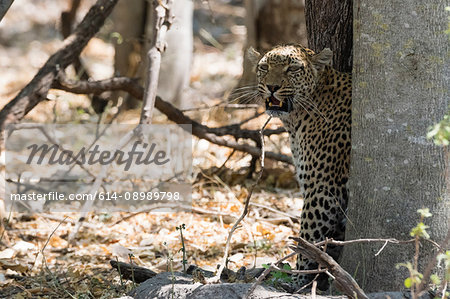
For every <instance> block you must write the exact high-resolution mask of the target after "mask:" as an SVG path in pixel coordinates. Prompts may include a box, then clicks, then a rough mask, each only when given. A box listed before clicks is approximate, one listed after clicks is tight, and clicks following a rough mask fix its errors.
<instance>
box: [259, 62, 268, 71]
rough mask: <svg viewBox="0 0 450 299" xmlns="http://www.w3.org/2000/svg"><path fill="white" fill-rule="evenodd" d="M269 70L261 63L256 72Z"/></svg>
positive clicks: (265, 64)
mask: <svg viewBox="0 0 450 299" xmlns="http://www.w3.org/2000/svg"><path fill="white" fill-rule="evenodd" d="M268 69H269V65H268V64H267V63H262V64H260V65H258V70H260V71H264V72H265V71H267V70H268Z"/></svg>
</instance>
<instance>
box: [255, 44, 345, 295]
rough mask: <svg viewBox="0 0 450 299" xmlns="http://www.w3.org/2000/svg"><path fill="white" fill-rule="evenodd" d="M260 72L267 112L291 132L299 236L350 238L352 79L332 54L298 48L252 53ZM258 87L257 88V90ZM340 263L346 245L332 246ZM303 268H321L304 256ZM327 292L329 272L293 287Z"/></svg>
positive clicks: (299, 277)
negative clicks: (315, 286)
mask: <svg viewBox="0 0 450 299" xmlns="http://www.w3.org/2000/svg"><path fill="white" fill-rule="evenodd" d="M247 56H248V58H249V60H250V62H251V63H252V64H253V65H254V66H255V68H256V70H255V71H256V78H257V91H256V93H257V94H258V96H259V98H260V100H261V101H263V102H264V105H265V112H266V113H267V114H269V115H271V116H272V117H277V118H279V119H280V120H281V122H282V123H283V126H284V127H285V129H286V131H287V132H288V134H289V141H290V147H291V152H292V157H293V164H294V166H295V173H296V178H297V181H298V183H299V186H300V194H301V196H302V197H303V207H302V212H301V215H300V237H301V238H304V239H305V240H307V241H309V242H312V243H314V242H319V241H323V240H326V239H333V240H343V239H344V236H345V225H346V216H345V215H346V209H347V202H348V196H349V192H348V179H349V166H350V154H351V105H352V98H351V95H352V76H351V74H349V73H344V72H339V71H337V70H335V69H334V68H333V67H332V66H331V64H332V58H333V52H332V51H331V50H330V49H328V48H325V49H323V50H322V51H320V52H318V53H316V52H314V51H313V50H311V49H308V48H306V47H304V46H302V45H299V44H288V45H280V46H276V47H274V48H273V49H271V50H269V51H268V52H267V53H265V54H264V55H262V54H260V53H258V52H257V51H256V50H254V49H253V48H250V49H249V50H248V51H247ZM255 87H256V86H255ZM327 253H328V254H329V255H330V256H331V257H332V258H333V259H335V260H336V261H337V260H338V259H339V256H340V255H341V247H337V246H330V245H328V246H327ZM296 268H297V269H298V270H314V269H318V264H317V263H316V262H314V261H313V260H309V259H308V258H306V257H304V256H302V255H299V256H298V258H297V262H296ZM314 279H315V280H317V282H318V288H319V289H321V290H327V289H328V288H329V286H330V281H329V279H328V277H327V275H326V274H323V273H322V274H320V275H315V274H308V275H305V274H294V275H293V276H292V287H293V289H294V290H298V289H301V288H303V287H305V286H307V285H308V284H311V282H312V280H314Z"/></svg>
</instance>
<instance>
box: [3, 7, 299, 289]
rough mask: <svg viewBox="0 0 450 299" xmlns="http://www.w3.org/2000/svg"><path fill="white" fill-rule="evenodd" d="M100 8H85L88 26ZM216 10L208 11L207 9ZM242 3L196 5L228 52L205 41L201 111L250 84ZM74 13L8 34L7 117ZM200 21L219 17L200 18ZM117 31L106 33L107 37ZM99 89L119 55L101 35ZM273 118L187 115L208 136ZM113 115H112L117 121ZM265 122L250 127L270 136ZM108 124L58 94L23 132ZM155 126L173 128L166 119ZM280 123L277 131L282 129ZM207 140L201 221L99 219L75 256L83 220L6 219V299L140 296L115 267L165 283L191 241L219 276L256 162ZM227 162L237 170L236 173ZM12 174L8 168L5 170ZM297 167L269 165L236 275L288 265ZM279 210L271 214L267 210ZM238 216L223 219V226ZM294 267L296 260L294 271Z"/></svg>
mask: <svg viewBox="0 0 450 299" xmlns="http://www.w3.org/2000/svg"><path fill="white" fill-rule="evenodd" d="M93 2H94V1H93V0H86V1H82V7H81V8H80V10H79V12H78V15H77V20H78V21H79V20H80V19H81V18H82V17H83V15H84V14H85V12H86V11H87V9H88V8H89V6H90V5H91V4H92V3H93ZM208 2H209V5H208ZM242 5H243V4H242V1H231V2H230V1H219V0H214V1H212V0H211V1H206V2H200V1H198V2H196V4H195V6H196V13H195V16H196V17H197V18H198V19H197V21H199V22H203V23H201V26H202V28H204V29H205V30H206V31H209V32H211V33H214V34H213V37H214V38H215V39H216V40H217V42H218V43H219V44H220V45H221V47H220V48H218V47H214V46H212V45H211V44H209V43H208V42H207V41H206V40H205V39H204V38H203V37H202V36H200V35H199V34H198V32H196V33H195V39H194V60H193V64H192V71H191V80H190V87H189V93H190V95H191V96H190V98H191V99H195V100H192V103H190V105H192V107H200V106H201V107H203V106H212V105H215V104H217V103H220V102H221V101H224V100H226V98H227V95H229V93H230V91H231V90H232V89H233V87H234V86H235V85H236V84H237V81H238V80H239V76H240V74H241V72H242V48H243V43H244V41H245V26H244V16H245V10H244V8H243V7H242ZM67 7H68V1H56V0H40V1H33V0H16V1H15V3H14V4H13V6H12V7H11V9H10V11H9V12H8V13H7V15H6V17H5V18H4V20H2V21H1V23H0V67H1V69H2V71H1V72H0V106H4V105H5V104H6V103H7V102H8V101H10V100H11V99H12V98H13V97H14V96H15V95H16V94H17V93H18V92H19V91H20V90H21V88H23V87H24V86H25V85H26V84H27V83H28V82H29V81H30V80H31V79H32V77H33V76H34V75H35V74H36V72H37V70H38V69H39V68H40V67H41V66H42V65H43V63H44V62H45V61H46V60H47V58H48V57H49V55H51V54H52V53H54V52H55V51H56V50H57V49H58V48H59V47H60V46H61V45H62V38H61V34H60V33H59V23H60V21H59V17H60V13H61V12H62V11H63V10H65V9H67ZM199 16H210V17H203V18H200V17H199ZM106 27H107V26H106ZM81 57H82V59H83V60H85V61H89V65H90V71H91V73H92V74H93V76H94V77H95V78H96V79H104V78H109V77H111V76H112V75H113V72H114V70H113V57H114V47H113V45H112V44H111V43H110V40H108V38H107V34H106V33H105V32H102V33H101V34H99V35H98V37H96V38H94V39H93V40H91V42H90V43H89V44H88V46H87V47H86V49H85V50H84V51H83V53H82V56H81ZM255 111H258V112H262V108H258V109H257V108H250V109H243V108H239V109H231V108H227V109H224V108H212V109H202V110H197V111H191V112H187V113H188V114H189V116H190V117H192V118H193V119H195V120H197V121H199V122H201V123H202V124H205V125H208V126H211V127H214V126H221V125H226V124H233V123H238V122H239V121H241V120H243V119H245V118H247V117H249V116H251V115H253V114H254V113H255ZM113 112H114V111H108V112H106V113H113ZM265 120H266V116H264V115H263V116H261V117H258V118H256V119H254V120H252V121H250V122H249V123H247V124H246V125H245V127H246V128H251V129H259V128H260V127H261V125H262V124H263V123H264V121H265ZM97 121H98V116H97V115H96V114H95V113H94V112H93V111H92V108H91V107H90V106H89V100H88V99H87V97H86V96H79V95H73V94H69V93H65V92H62V91H56V90H52V91H51V92H50V93H49V96H48V101H44V102H42V103H40V104H39V105H38V106H37V107H36V108H35V109H33V110H32V111H31V112H30V113H29V114H28V115H27V117H26V119H25V120H24V122H39V123H52V122H56V123H79V122H92V123H96V122H97ZM138 121H139V110H134V111H127V112H124V113H123V114H121V115H120V116H119V117H118V118H117V122H118V123H121V122H123V123H138ZM156 122H160V123H165V122H167V121H166V119H165V117H164V116H158V117H157V118H156ZM279 125H280V123H279V122H277V121H276V120H273V121H272V122H271V123H270V124H269V127H270V128H277V127H278V126H279ZM266 147H267V148H268V149H269V150H272V151H277V152H281V153H284V154H290V150H289V146H288V143H287V135H285V134H282V135H279V136H272V137H271V138H269V139H266ZM231 153H232V150H231V149H229V148H224V147H219V146H216V145H213V144H210V143H209V142H207V141H205V140H198V139H195V138H194V142H193V165H194V169H193V171H194V177H196V180H195V182H194V185H193V194H192V197H193V206H194V207H197V208H200V209H203V210H207V211H209V213H208V214H202V213H198V212H197V213H196V212H192V213H187V212H178V213H140V214H137V215H134V216H132V217H130V218H128V219H126V220H123V221H121V219H122V218H123V217H127V216H130V213H111V214H104V213H100V214H99V213H90V214H89V215H88V217H87V218H86V220H85V222H84V225H83V227H82V228H81V230H80V231H79V232H78V234H77V237H76V239H75V242H74V243H73V244H69V242H68V235H69V234H70V233H71V232H72V231H73V230H74V226H75V223H74V222H75V221H76V219H77V218H78V216H79V215H78V214H68V213H52V214H19V213H14V212H11V213H10V211H6V213H5V214H4V215H2V217H4V218H5V219H6V222H5V223H4V225H3V227H2V228H0V229H1V235H0V298H112V297H114V296H119V295H123V294H124V293H125V292H126V291H127V290H129V289H131V288H132V287H133V285H132V283H130V282H129V283H125V282H124V283H123V284H122V283H121V282H120V280H119V277H118V274H117V272H116V271H114V270H112V269H111V268H110V266H109V260H111V259H116V258H117V259H119V260H121V261H128V252H129V251H127V249H128V250H130V251H131V252H132V254H133V255H134V258H133V261H134V262H135V263H136V264H138V265H142V266H145V267H148V268H150V269H152V270H154V271H156V272H161V271H167V267H168V261H169V257H173V266H174V270H181V269H182V262H181V261H182V254H181V252H180V250H179V249H180V248H181V241H180V233H179V231H177V230H176V227H177V226H180V225H182V224H185V227H186V229H185V231H183V234H184V241H185V245H186V252H187V259H188V264H196V265H198V266H200V267H202V268H204V269H209V270H212V271H214V269H215V268H216V265H217V264H218V263H219V261H220V259H221V258H222V256H223V250H224V245H225V241H226V238H227V234H228V231H229V229H230V228H231V226H232V225H233V222H234V220H235V218H236V217H237V216H238V215H239V214H240V212H241V210H242V208H243V201H244V199H245V197H246V195H247V192H248V188H249V186H251V184H252V183H253V181H254V176H253V177H252V174H251V173H250V175H249V174H248V172H249V168H248V166H249V164H250V161H251V157H250V156H249V155H246V154H243V153H239V152H236V153H234V154H233V155H232V157H231V158H230V159H229V160H228V161H227V158H228V157H229V156H230V154H231ZM225 162H226V163H225ZM2 163H4V162H2ZM293 171H294V169H293V167H291V166H288V165H286V164H283V163H281V162H274V161H270V160H267V161H266V170H265V172H264V175H263V178H262V180H261V182H260V184H259V186H258V187H257V188H256V192H255V193H254V195H253V197H252V202H253V203H255V205H253V206H251V210H250V213H249V215H248V216H247V217H246V218H245V220H244V221H243V222H242V226H241V227H240V228H239V229H238V230H237V231H236V232H235V234H234V235H233V239H232V242H231V245H232V251H231V257H230V268H231V269H238V268H239V267H241V266H246V267H247V268H251V267H253V266H255V265H256V266H261V264H265V263H269V262H272V261H274V260H277V259H279V258H280V257H282V256H284V255H286V254H287V253H289V252H290V251H289V249H288V246H289V244H290V243H289V241H288V237H289V236H294V235H296V234H297V232H298V230H299V223H298V221H295V220H293V218H290V217H287V215H292V216H295V217H298V216H299V215H300V212H301V206H302V201H301V199H300V198H299V194H298V190H297V185H296V182H295V180H294V178H293ZM267 207H269V208H270V209H268V208H267ZM219 212H220V213H222V214H229V215H228V216H218V215H217V214H219ZM290 262H291V264H292V265H293V264H294V260H290Z"/></svg>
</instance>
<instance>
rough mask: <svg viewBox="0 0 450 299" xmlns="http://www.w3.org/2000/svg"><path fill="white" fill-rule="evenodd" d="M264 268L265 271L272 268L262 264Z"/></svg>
mask: <svg viewBox="0 0 450 299" xmlns="http://www.w3.org/2000/svg"><path fill="white" fill-rule="evenodd" d="M262 266H263V268H264V269H269V268H270V266H269V265H267V264H262Z"/></svg>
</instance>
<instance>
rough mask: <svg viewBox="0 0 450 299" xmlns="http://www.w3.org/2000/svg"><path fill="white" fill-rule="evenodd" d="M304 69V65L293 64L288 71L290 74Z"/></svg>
mask: <svg viewBox="0 0 450 299" xmlns="http://www.w3.org/2000/svg"><path fill="white" fill-rule="evenodd" d="M301 69H303V65H301V64H293V65H291V66H289V67H288V68H287V70H286V72H288V73H293V72H298V71H299V70H301Z"/></svg>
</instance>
